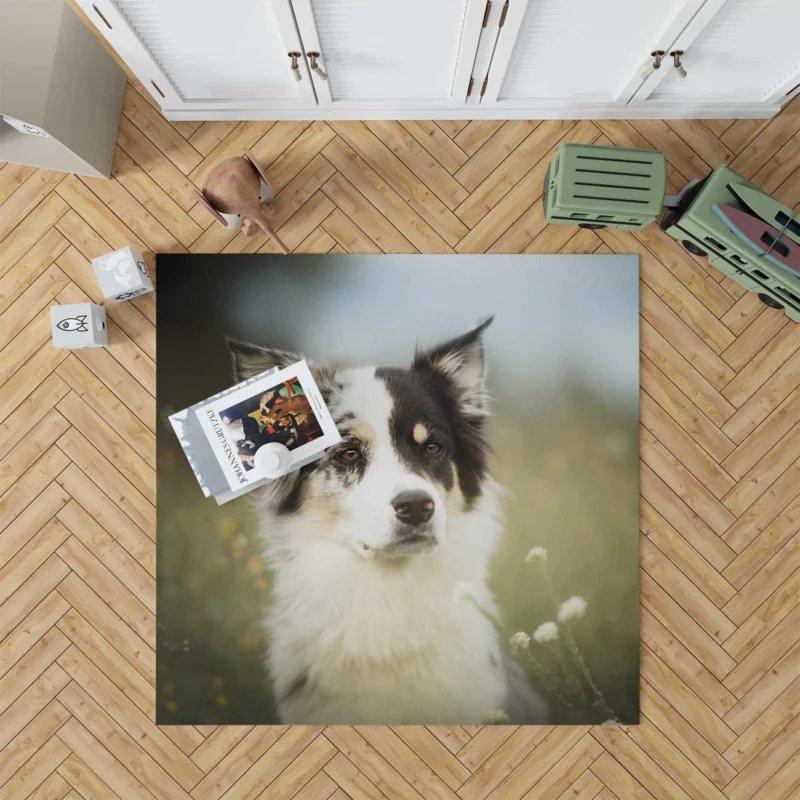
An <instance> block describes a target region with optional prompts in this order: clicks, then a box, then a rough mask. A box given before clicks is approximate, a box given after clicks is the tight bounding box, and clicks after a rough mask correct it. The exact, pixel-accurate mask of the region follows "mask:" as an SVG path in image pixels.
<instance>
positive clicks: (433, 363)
mask: <svg viewBox="0 0 800 800" xmlns="http://www.w3.org/2000/svg"><path fill="white" fill-rule="evenodd" d="M493 319H494V316H491V317H487V318H486V319H483V320H481V321H480V322H479V323H478V324H477V325H475V327H474V328H472V329H471V330H468V331H467V332H466V333H464V334H462V335H461V336H456V337H455V338H454V339H450V340H449V341H446V342H443V343H442V344H439V345H436V346H435V347H432V348H430V349H429V350H419V351H417V354H416V356H415V357H414V365H413V369H415V370H427V371H430V372H436V373H439V374H440V375H443V376H444V377H446V378H448V379H449V380H450V382H451V383H452V384H453V385H454V386H455V387H456V390H457V392H458V395H459V401H460V403H461V405H462V408H463V409H464V410H465V411H467V412H471V413H477V414H485V413H486V406H487V401H488V398H487V396H486V359H485V357H484V352H483V332H484V331H485V330H486V329H487V328H488V327H489V325H491V324H492V320H493Z"/></svg>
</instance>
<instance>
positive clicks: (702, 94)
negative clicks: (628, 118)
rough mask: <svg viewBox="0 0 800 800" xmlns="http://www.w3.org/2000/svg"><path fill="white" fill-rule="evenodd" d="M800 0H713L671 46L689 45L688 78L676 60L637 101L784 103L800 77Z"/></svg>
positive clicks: (686, 54)
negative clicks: (680, 74) (679, 68)
mask: <svg viewBox="0 0 800 800" xmlns="http://www.w3.org/2000/svg"><path fill="white" fill-rule="evenodd" d="M798 30H800V0H758V2H753V0H709V2H708V3H707V4H706V7H704V8H703V10H702V12H701V14H699V15H698V16H697V18H696V19H694V20H692V23H691V24H690V25H688V26H687V27H686V29H685V30H684V31H682V32H681V34H680V35H679V36H678V37H677V38H676V39H675V41H674V42H672V43H671V44H670V46H669V49H670V50H683V51H684V52H683V55H682V56H681V62H682V65H683V67H684V69H685V70H686V77H685V78H681V77H679V73H678V71H677V70H675V69H674V68H673V67H672V65H671V63H668V64H665V65H664V66H665V67H666V69H662V70H659V71H658V74H655V75H653V77H652V79H651V80H649V81H648V82H647V83H646V85H644V86H642V88H641V89H640V90H639V92H638V93H637V94H636V97H635V98H634V101H633V102H634V104H636V103H642V102H643V101H646V102H647V103H648V104H657V103H660V104H666V103H669V104H681V105H688V106H693V107H696V108H697V109H698V111H702V109H703V107H704V106H706V105H707V104H713V103H721V102H724V103H727V104H730V103H748V104H751V105H752V104H753V103H762V102H769V103H775V102H782V101H783V98H784V97H785V96H786V95H788V94H791V93H792V91H793V90H794V89H796V88H797V87H796V84H797V83H798V82H800V38H798Z"/></svg>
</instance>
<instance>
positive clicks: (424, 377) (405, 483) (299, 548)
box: [228, 319, 545, 725]
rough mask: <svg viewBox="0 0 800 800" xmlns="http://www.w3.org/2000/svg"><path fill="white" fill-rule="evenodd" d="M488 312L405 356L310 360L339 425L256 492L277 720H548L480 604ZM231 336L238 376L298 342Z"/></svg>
mask: <svg viewBox="0 0 800 800" xmlns="http://www.w3.org/2000/svg"><path fill="white" fill-rule="evenodd" d="M490 323H491V319H487V320H485V321H483V322H482V323H480V324H479V325H478V326H477V327H475V328H473V329H472V330H470V331H468V332H467V333H465V334H464V335H462V336H459V337H456V338H454V339H452V340H450V341H448V342H445V343H443V344H441V345H439V346H437V347H434V348H432V349H430V350H424V351H418V352H417V353H416V356H415V357H414V360H413V362H412V364H411V366H410V367H409V368H408V369H394V368H383V367H374V366H372V367H363V368H359V369H343V368H340V367H332V366H314V364H313V363H310V364H309V365H310V367H311V368H312V371H313V373H314V375H315V379H316V381H317V384H318V386H319V389H320V391H321V392H322V394H323V396H324V397H325V400H326V402H327V403H328V407H329V409H330V410H331V413H332V415H333V418H334V420H335V422H336V425H337V427H338V429H339V431H340V433H341V435H342V441H341V443H340V444H338V445H336V446H335V447H333V448H330V449H329V450H328V451H327V453H326V455H325V457H324V458H322V459H320V460H319V461H317V462H315V463H313V464H310V465H307V466H305V467H303V468H302V469H301V470H299V471H297V472H292V473H290V474H288V475H286V476H284V477H282V478H280V479H279V480H277V481H274V482H272V483H271V484H269V486H268V487H266V488H265V489H264V490H263V492H262V496H261V500H260V506H261V520H262V521H261V533H262V535H263V539H264V542H265V546H266V552H267V556H268V558H269V560H270V562H271V564H272V566H273V567H274V570H275V579H274V580H275V584H274V591H273V602H272V606H271V608H270V610H269V612H268V616H267V620H266V623H267V629H268V632H269V640H270V644H269V655H268V665H267V666H268V669H269V673H270V675H271V677H272V680H273V687H274V692H275V696H276V699H277V704H278V711H279V714H280V718H281V721H282V722H284V723H295V724H303V723H308V724H310V723H314V724H322V723H328V724H362V725H363V724H389V723H391V724H424V723H429V724H439V725H446V724H481V723H484V722H487V721H489V720H491V719H492V718H496V717H497V715H498V714H505V715H506V716H507V717H508V719H509V720H511V721H514V722H525V723H540V722H543V721H544V716H545V713H544V706H543V705H542V703H541V702H540V701H539V700H538V698H537V697H536V696H535V695H534V694H533V693H532V692H531V691H530V689H529V688H528V685H527V681H526V680H525V678H524V676H523V675H522V674H521V671H520V670H519V669H518V668H517V667H516V666H515V665H514V664H513V663H512V662H511V661H509V660H508V659H506V658H505V657H504V655H503V647H502V646H501V643H500V641H499V638H498V635H497V633H496V632H495V630H494V627H493V626H492V623H491V622H490V621H489V620H488V619H487V618H486V616H485V615H484V614H482V613H481V611H480V609H479V608H478V605H480V606H482V607H483V608H485V609H488V610H490V611H491V612H492V613H496V610H495V607H494V602H493V600H492V597H491V595H490V593H489V591H488V589H487V587H486V581H487V577H488V570H489V563H490V560H491V558H492V555H493V553H494V551H495V548H496V545H497V542H498V539H499V536H500V533H501V530H502V523H501V516H500V502H499V501H500V488H499V486H498V485H497V484H496V483H495V482H494V481H493V480H492V479H491V477H490V476H489V474H488V471H487V455H488V447H487V444H486V441H485V438H484V427H485V423H486V420H487V415H488V408H487V403H488V398H487V395H486V391H485V364H484V354H483V343H482V337H483V334H484V331H485V330H486V328H487V327H488V326H489V324H490ZM228 347H229V349H230V351H231V353H232V354H233V363H234V372H235V376H236V379H237V380H239V381H241V380H244V379H246V378H249V377H252V376H253V375H256V374H258V373H260V372H264V371H265V370H267V369H270V368H272V367H284V366H288V365H289V364H291V363H293V362H295V361H298V360H299V359H301V358H302V356H300V355H298V354H297V353H288V352H285V351H280V350H274V349H269V348H264V347H259V346H256V345H252V344H247V343H244V342H240V341H236V340H228ZM460 584H468V585H469V587H470V588H469V592H470V593H471V594H472V596H473V597H474V598H475V600H476V601H477V603H476V602H471V601H470V600H469V599H464V598H463V597H459V595H460V594H462V595H463V593H464V591H465V589H464V587H463V586H460Z"/></svg>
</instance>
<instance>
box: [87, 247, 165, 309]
mask: <svg viewBox="0 0 800 800" xmlns="http://www.w3.org/2000/svg"><path fill="white" fill-rule="evenodd" d="M92 266H93V267H94V272H95V275H96V276H97V282H98V283H99V284H100V290H101V291H102V292H103V297H105V299H106V300H115V301H116V302H118V303H121V302H122V301H123V300H130V299H132V298H134V297H138V296H139V295H140V294H146V293H147V292H152V291H153V281H152V279H151V278H150V273H149V272H148V271H147V264H145V261H144V258H143V257H142V254H141V253H139V252H138V251H136V250H134V249H133V248H132V247H123V248H122V249H121V250H115V251H114V252H113V253H106V254H104V255H102V256H98V257H97V258H93V259H92Z"/></svg>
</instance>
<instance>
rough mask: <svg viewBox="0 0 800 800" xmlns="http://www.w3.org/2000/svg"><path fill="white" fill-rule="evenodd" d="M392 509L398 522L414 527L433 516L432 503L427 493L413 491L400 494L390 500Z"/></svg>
mask: <svg viewBox="0 0 800 800" xmlns="http://www.w3.org/2000/svg"><path fill="white" fill-rule="evenodd" d="M392 508H394V513H395V516H396V517H397V519H399V520H400V522H405V523H406V525H413V526H414V527H416V526H417V525H421V524H422V523H423V522H427V521H428V520H429V519H430V518H431V517H432V516H433V510H434V502H433V498H432V497H431V496H430V495H429V494H428V493H427V492H422V491H419V490H413V491H408V492H400V494H398V495H397V496H396V497H395V498H394V500H392Z"/></svg>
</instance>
